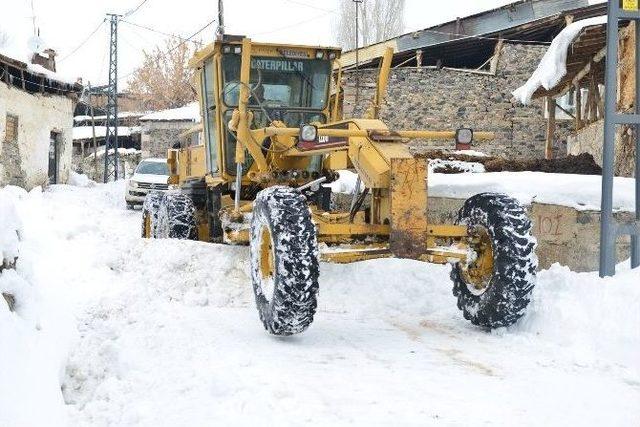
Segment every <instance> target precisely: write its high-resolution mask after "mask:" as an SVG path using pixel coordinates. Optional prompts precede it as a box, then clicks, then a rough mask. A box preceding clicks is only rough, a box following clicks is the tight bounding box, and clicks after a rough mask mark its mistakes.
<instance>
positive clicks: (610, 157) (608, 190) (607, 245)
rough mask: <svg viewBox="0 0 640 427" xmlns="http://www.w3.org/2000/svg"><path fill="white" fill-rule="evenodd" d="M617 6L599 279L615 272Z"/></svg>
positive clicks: (611, 39) (612, 17) (608, 84)
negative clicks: (614, 199)
mask: <svg viewBox="0 0 640 427" xmlns="http://www.w3.org/2000/svg"><path fill="white" fill-rule="evenodd" d="M618 8H619V5H618V2H617V1H613V2H609V11H608V25H607V63H606V67H605V68H606V76H605V88H606V90H605V109H604V110H605V112H604V147H603V150H602V200H601V208H600V221H601V224H600V277H605V276H613V275H614V274H615V272H616V265H615V264H616V256H615V245H616V224H615V222H614V219H613V172H614V171H613V168H614V156H615V138H616V121H615V115H616V111H617V78H618V76H617V72H618V70H617V63H618Z"/></svg>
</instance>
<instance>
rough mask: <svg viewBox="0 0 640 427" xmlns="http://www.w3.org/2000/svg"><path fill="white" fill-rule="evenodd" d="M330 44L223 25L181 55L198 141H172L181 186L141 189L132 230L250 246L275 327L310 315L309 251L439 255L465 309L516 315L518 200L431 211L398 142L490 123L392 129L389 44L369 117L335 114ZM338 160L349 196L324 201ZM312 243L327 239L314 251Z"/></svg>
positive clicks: (420, 175)
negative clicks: (441, 215) (386, 117)
mask: <svg viewBox="0 0 640 427" xmlns="http://www.w3.org/2000/svg"><path fill="white" fill-rule="evenodd" d="M339 56H340V50H339V49H335V48H323V47H310V46H296V45H276V44H268V43H254V42H252V41H251V40H249V39H247V38H243V37H234V36H225V37H224V39H222V40H219V41H217V42H215V43H214V44H212V45H210V46H208V47H207V48H205V49H204V50H202V51H200V52H198V53H197V54H196V55H195V57H194V58H193V59H192V61H191V65H192V67H194V69H195V70H196V80H197V86H198V88H199V98H200V105H201V111H202V123H203V125H202V128H201V129H194V131H201V132H202V135H201V136H202V138H201V140H202V141H203V144H201V145H197V146H193V147H184V148H180V149H172V150H169V152H168V163H169V167H170V170H171V178H170V181H171V183H172V184H174V185H175V186H176V187H177V188H178V190H175V191H172V192H169V193H165V194H160V193H157V194H150V195H149V196H148V197H147V200H146V201H145V204H144V207H143V223H142V235H143V237H148V238H150V237H154V238H179V239H194V240H195V239H199V240H203V241H208V242H217V243H226V244H244V245H246V244H248V245H249V247H250V256H251V279H252V282H253V289H254V292H255V298H256V304H257V307H258V312H259V315H260V319H261V321H262V322H263V324H264V327H265V328H266V330H267V331H269V332H270V333H272V334H275V335H291V334H295V333H299V332H302V331H304V330H305V329H306V328H307V327H308V326H309V325H310V324H311V323H312V321H313V317H314V314H315V311H316V306H317V294H318V289H319V262H320V259H323V260H325V261H329V262H355V261H362V260H367V259H373V258H382V257H399V258H407V259H414V260H419V261H424V262H431V263H440V264H445V263H450V264H451V265H452V270H451V280H452V282H453V293H454V295H455V296H456V297H457V300H458V303H457V304H458V308H460V309H461V310H462V312H463V314H464V317H465V318H467V319H468V320H470V321H471V322H472V323H473V324H475V325H479V326H483V327H487V328H495V327H502V326H508V325H511V324H513V323H514V322H516V321H517V320H518V319H519V318H520V317H521V316H522V315H523V313H524V309H525V307H526V306H527V304H528V302H529V297H530V293H531V290H532V288H533V286H534V283H535V272H536V268H537V259H536V256H535V254H534V248H535V240H534V238H533V237H532V236H531V222H530V220H529V219H528V218H527V215H526V211H525V210H524V209H523V207H522V206H520V204H519V203H518V202H517V201H515V200H513V199H511V198H509V197H507V196H505V195H500V194H491V193H483V194H478V195H476V196H473V197H471V198H470V199H468V200H467V201H466V202H465V204H464V206H463V207H462V208H461V209H460V211H459V214H458V220H457V222H456V224H435V223H432V222H430V221H429V219H428V215H427V214H428V191H427V189H428V185H427V183H428V165H427V160H425V159H424V158H416V157H414V156H413V155H412V154H411V153H410V152H409V149H408V147H407V142H408V141H410V140H412V139H415V138H421V139H435V140H446V139H448V140H451V141H452V142H453V140H454V139H457V140H458V142H461V143H470V142H471V141H472V139H473V138H474V137H475V138H476V139H480V138H491V135H490V134H483V133H475V135H474V133H473V131H472V130H471V129H457V130H449V131H432V130H394V129H389V128H388V127H387V125H386V124H385V123H384V122H383V121H381V120H380V119H379V118H378V115H379V114H378V113H379V110H380V106H381V105H382V103H383V100H384V92H385V87H386V82H387V80H388V74H389V68H390V63H391V56H392V53H391V52H387V53H386V54H385V55H384V58H383V60H382V61H381V66H380V78H379V81H378V87H377V91H376V95H375V97H374V99H373V100H372V103H371V108H370V109H369V110H368V112H367V115H366V118H348V119H345V118H342V117H340V115H341V114H342V113H341V110H342V109H341V108H340V107H341V106H340V96H339V94H340V80H341V78H340V77H341V68H340V66H339ZM334 70H337V71H334ZM334 77H337V78H336V79H335V81H334V80H333V78H334ZM332 93H333V95H331V94H332ZM345 169H349V170H353V171H355V172H356V173H357V174H358V183H357V184H356V186H355V188H354V192H353V195H352V198H351V203H350V205H349V206H348V207H347V208H345V209H344V210H337V209H332V206H331V203H330V200H331V194H330V188H328V187H327V186H325V184H327V183H330V182H331V181H333V180H335V179H336V178H337V177H338V171H340V170H345ZM319 243H325V244H326V247H329V248H330V250H329V251H325V252H324V253H319V250H318V248H319ZM338 245H339V250H336V251H331V248H332V247H335V246H338ZM323 247H325V245H323Z"/></svg>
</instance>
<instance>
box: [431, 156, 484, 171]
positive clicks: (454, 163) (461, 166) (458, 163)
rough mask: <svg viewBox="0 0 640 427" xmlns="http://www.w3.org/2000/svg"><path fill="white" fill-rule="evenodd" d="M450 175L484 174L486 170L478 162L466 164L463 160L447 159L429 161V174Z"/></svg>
mask: <svg viewBox="0 0 640 427" xmlns="http://www.w3.org/2000/svg"><path fill="white" fill-rule="evenodd" d="M445 171H450V172H449V173H463V172H467V173H484V172H485V168H484V165H483V164H482V163H478V162H464V161H462V160H445V159H430V160H429V173H437V172H443V173H444V172H445Z"/></svg>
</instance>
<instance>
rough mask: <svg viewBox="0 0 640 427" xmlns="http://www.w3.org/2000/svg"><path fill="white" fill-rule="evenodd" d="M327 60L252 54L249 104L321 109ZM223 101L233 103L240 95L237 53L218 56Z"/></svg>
mask: <svg viewBox="0 0 640 427" xmlns="http://www.w3.org/2000/svg"><path fill="white" fill-rule="evenodd" d="M330 66H331V64H330V62H329V61H325V60H322V59H291V58H286V57H283V58H275V57H260V56H258V57H254V58H252V60H251V80H250V81H251V97H250V98H249V105H250V107H258V108H259V107H263V108H265V109H276V110H282V111H283V112H285V111H288V110H291V109H296V110H298V109H308V110H316V111H319V110H323V109H324V108H325V106H326V103H327V95H328V85H329V74H330V72H331V68H330ZM222 68H223V79H224V102H225V104H226V105H227V106H228V107H236V106H237V105H238V98H239V95H240V83H239V76H240V55H233V54H227V55H224V56H223V59H222Z"/></svg>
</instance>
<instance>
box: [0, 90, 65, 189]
mask: <svg viewBox="0 0 640 427" xmlns="http://www.w3.org/2000/svg"><path fill="white" fill-rule="evenodd" d="M73 108H74V105H73V101H72V100H71V99H70V98H69V97H66V96H58V95H40V94H37V95H34V94H29V93H26V92H23V91H22V90H20V89H18V88H15V87H8V86H7V85H5V84H4V83H0V185H7V184H11V185H18V186H21V187H24V188H26V189H31V188H33V187H35V186H38V185H44V184H46V183H47V182H48V176H49V141H50V133H51V132H52V131H55V132H59V133H60V137H59V138H60V139H59V169H58V181H59V182H60V183H65V182H67V179H68V177H69V168H70V167H71V153H72V142H73V141H72V131H71V128H72V126H73ZM7 114H11V115H14V116H17V117H18V138H17V141H6V137H5V136H6V116H7Z"/></svg>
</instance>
